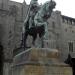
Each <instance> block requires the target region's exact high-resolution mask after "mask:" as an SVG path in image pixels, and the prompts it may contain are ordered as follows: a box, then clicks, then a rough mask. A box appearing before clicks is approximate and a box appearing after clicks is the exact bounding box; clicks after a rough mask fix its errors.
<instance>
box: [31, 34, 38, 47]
mask: <svg viewBox="0 0 75 75" xmlns="http://www.w3.org/2000/svg"><path fill="white" fill-rule="evenodd" d="M36 38H37V34H34V35H33V41H32V44H33V46H35V40H36Z"/></svg>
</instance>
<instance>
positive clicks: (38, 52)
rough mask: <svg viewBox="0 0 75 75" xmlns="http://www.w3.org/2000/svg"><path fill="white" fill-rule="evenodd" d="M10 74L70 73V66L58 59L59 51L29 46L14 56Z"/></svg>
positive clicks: (42, 74)
mask: <svg viewBox="0 0 75 75" xmlns="http://www.w3.org/2000/svg"><path fill="white" fill-rule="evenodd" d="M12 70H13V71H12V75H72V68H71V67H69V65H66V64H65V63H62V62H61V61H60V60H59V52H58V50H56V49H49V48H31V49H29V50H27V51H24V52H22V53H20V54H18V55H16V56H15V57H14V64H13V66H12Z"/></svg>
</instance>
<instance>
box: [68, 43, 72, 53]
mask: <svg viewBox="0 0 75 75" xmlns="http://www.w3.org/2000/svg"><path fill="white" fill-rule="evenodd" d="M68 44H69V52H73V42H69V43H68Z"/></svg>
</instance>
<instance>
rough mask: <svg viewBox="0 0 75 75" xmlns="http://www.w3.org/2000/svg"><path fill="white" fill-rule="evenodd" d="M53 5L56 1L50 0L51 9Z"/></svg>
mask: <svg viewBox="0 0 75 75" xmlns="http://www.w3.org/2000/svg"><path fill="white" fill-rule="evenodd" d="M55 6H56V2H55V1H52V0H51V1H50V7H51V8H52V9H54V8H55Z"/></svg>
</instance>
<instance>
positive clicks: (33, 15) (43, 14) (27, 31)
mask: <svg viewBox="0 0 75 75" xmlns="http://www.w3.org/2000/svg"><path fill="white" fill-rule="evenodd" d="M55 6H56V3H55V1H52V0H51V1H47V2H46V3H44V4H43V5H41V6H40V5H39V4H38V2H37V0H31V2H30V6H29V10H28V11H29V12H28V15H27V17H26V19H25V21H24V27H23V40H22V46H23V47H24V48H26V47H27V45H26V40H27V37H28V35H30V36H32V37H33V41H32V44H33V45H34V46H35V40H36V38H37V34H38V35H39V38H40V39H41V40H43V39H47V37H48V23H47V20H48V19H49V18H50V17H51V13H52V12H53V9H54V8H55ZM41 46H42V47H43V45H41Z"/></svg>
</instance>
